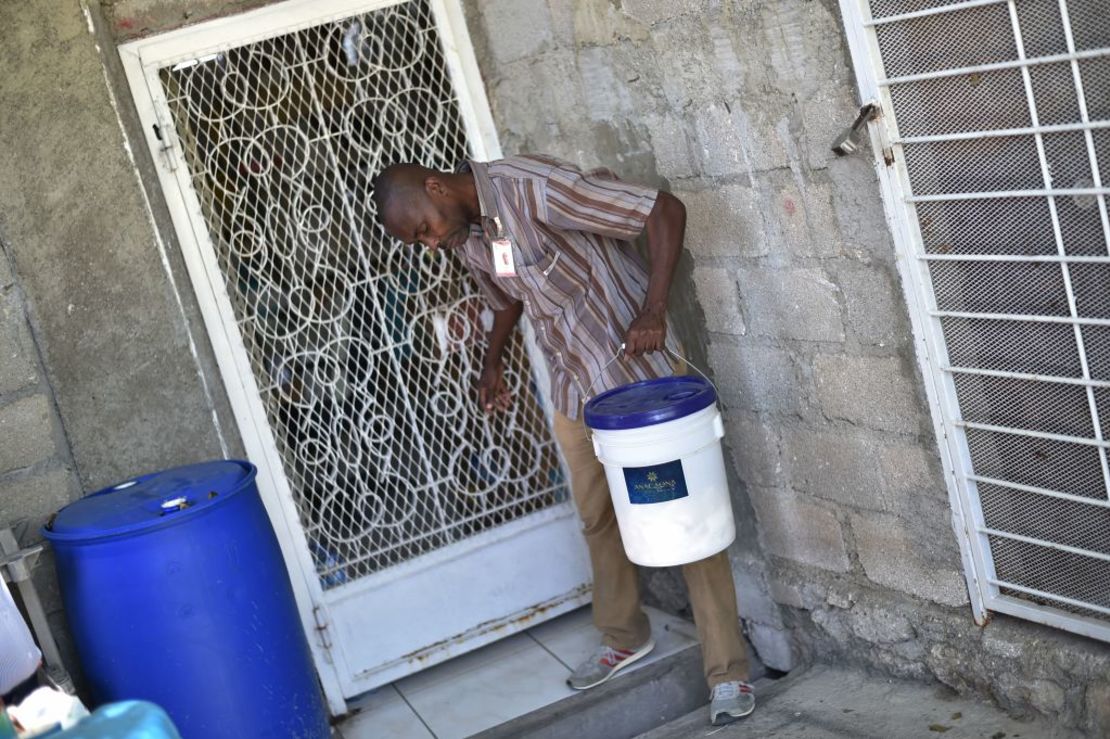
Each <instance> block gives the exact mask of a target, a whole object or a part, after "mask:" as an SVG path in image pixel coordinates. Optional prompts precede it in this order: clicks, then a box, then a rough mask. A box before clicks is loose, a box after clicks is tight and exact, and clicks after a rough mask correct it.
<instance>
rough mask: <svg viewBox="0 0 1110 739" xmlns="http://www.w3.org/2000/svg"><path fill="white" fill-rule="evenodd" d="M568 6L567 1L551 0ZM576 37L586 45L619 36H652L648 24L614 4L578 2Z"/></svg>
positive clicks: (607, 41)
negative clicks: (631, 16)
mask: <svg viewBox="0 0 1110 739" xmlns="http://www.w3.org/2000/svg"><path fill="white" fill-rule="evenodd" d="M551 2H552V5H553V6H554V5H559V6H566V5H570V4H571V3H569V2H567V0H551ZM573 5H574V38H575V41H576V42H577V43H578V44H579V45H582V46H590V45H594V44H600V45H606V44H612V43H613V42H614V41H616V40H617V39H618V38H627V39H630V40H633V41H642V40H644V39H646V38H648V36H649V35H650V29H649V28H648V27H647V25H645V24H643V23H641V22H639V21H637V20H636V19H634V18H630V17H629V16H627V15H626V14H624V13H622V12H621V11H620V10H618V9H617V7H616V6H615V5H614V4H613V3H595V2H575V3H573Z"/></svg>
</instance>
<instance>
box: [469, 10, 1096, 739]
mask: <svg viewBox="0 0 1110 739" xmlns="http://www.w3.org/2000/svg"><path fill="white" fill-rule="evenodd" d="M465 6H466V9H467V14H468V25H469V27H470V31H471V34H472V37H473V39H474V41H475V46H476V49H477V53H478V58H479V64H480V66H481V69H482V72H483V75H484V77H485V81H486V86H487V91H488V93H489V97H490V101H491V105H492V107H493V112H494V118H495V120H496V122H497V125H498V130H499V133H500V136H501V142H502V145H503V148H504V149H505V151H506V152H507V153H510V154H511V153H517V152H547V153H552V154H556V155H559V156H562V157H564V158H567V159H570V160H572V161H576V162H578V163H580V164H582V165H591V166H592V165H597V164H605V165H608V166H610V167H612V168H614V169H615V170H616V171H617V172H619V173H621V174H622V175H623V176H624V177H626V178H628V179H637V180H640V181H646V182H651V183H655V184H657V185H660V186H662V187H665V188H667V189H669V190H670V191H672V192H674V193H675V194H676V195H678V196H679V197H680V198H682V200H683V201H684V202H685V203H686V205H687V210H688V226H687V239H686V245H687V254H686V255H685V257H684V260H683V265H682V269H681V274H680V277H679V280H678V282H677V284H676V287H675V292H676V295H675V302H674V303H673V304H672V311H673V312H675V313H676V314H678V315H677V318H678V321H677V322H678V324H679V326H680V330H681V331H682V332H683V333H684V336H683V338H684V339H685V340H686V341H687V343H688V344H689V345H691V346H692V347H693V348H692V352H693V354H694V358H695V362H699V361H705V362H706V363H707V364H708V366H709V368H710V369H711V371H712V373H713V375H714V378H715V380H716V381H717V383H718V385H719V388H720V390H721V398H722V401H723V405H724V407H725V414H726V421H727V426H728V436H727V441H728V443H729V447H730V450H731V458H732V462H733V467H734V472H735V474H736V477H737V481H736V485H735V491H734V492H735V498H736V509H737V510H736V513H737V516H738V518H739V519H741V520H740V521H739V523H740V524H741V526H742V529H743V531H744V532H745V533H744V534H742V536H741V538H742V539H743V538H744V536H753V537H754V538H755V539H756V540H757V541H758V547H755V548H754V549H753V544H754V543H755V542H753V541H743V540H742V541H741V542H739V543H738V545H737V548H736V549H737V551H736V556H735V558H734V559H735V564H736V566H737V572H736V581H737V590H738V593H739V599H740V606H741V611H742V616H743V618H744V619H745V621H746V627H747V632H748V634H749V637H750V638H751V639H752V641H753V643H754V644H755V646H756V648H757V650H759V651H760V653H761V656H763V657H764V658H765V660H766V661H767V662H768V664H771V665H772V666H779V665H784V664H789V663H790V662H791V661H794V660H797V659H799V658H800V659H812V658H819V657H820V658H834V659H847V660H855V661H859V662H864V663H867V664H871V665H875V666H878V667H881V668H883V669H886V670H888V671H890V672H893V673H896V674H904V675H914V676H916V677H921V678H929V679H935V680H939V681H941V682H944V683H946V684H948V685H951V686H953V687H955V688H957V689H961V690H978V691H980V692H982V693H985V694H988V695H991V696H993V697H994V698H996V699H997V700H999V701H1000V702H1001V703H1002V704H1003V705H1005V706H1006V707H1008V708H1010V709H1011V710H1013V711H1015V712H1018V713H1020V712H1022V711H1039V712H1043V713H1048V714H1052V715H1056V716H1058V717H1060V718H1062V720H1063V721H1064V722H1065V723H1067V724H1069V725H1073V726H1088V727H1095V726H1104V725H1105V721H1106V719H1105V713H1106V711H1104V710H1102V709H1100V708H1099V707H1098V706H1099V705H1100V700H1101V699H1102V698H1103V697H1104V696H1105V695H1106V691H1107V690H1108V688H1107V681H1106V679H1105V677H1104V676H1096V675H1097V669H1105V668H1106V667H1107V666H1110V650H1108V649H1107V646H1106V645H1103V644H1099V643H1096V642H1092V641H1088V640H1084V639H1079V638H1073V637H1069V636H1067V635H1064V634H1062V633H1060V632H1057V631H1053V630H1049V629H1042V628H1040V627H1037V626H1034V625H1032V624H1027V623H1023V622H1017V621H1013V620H1010V619H1006V618H1003V617H998V618H996V619H995V621H994V622H993V623H992V624H991V626H989V627H988V628H987V629H986V630H983V629H980V628H979V627H978V626H976V625H975V624H974V623H973V620H972V615H971V609H970V606H969V598H968V590H967V585H966V583H965V580H964V577H963V572H962V567H961V562H960V557H959V550H958V545H957V541H956V538H955V534H954V532H953V529H952V524H951V514H950V508H949V503H948V494H947V489H946V487H945V483H944V478H943V474H942V470H941V469H940V461H939V456H938V452H937V448H936V441H935V438H934V435H933V431H932V426H931V420H930V417H929V412H928V408H927V405H926V399H925V396H924V391H923V386H922V379H921V377H920V375H919V372H918V368H917V362H916V357H915V355H914V348H913V344H912V336H911V333H910V327H909V320H908V315H907V312H906V307H905V300H904V297H903V294H902V286H901V285H900V283H899V277H898V274H897V271H896V268H895V252H894V246H893V244H892V241H891V236H890V232H889V230H888V227H887V225H886V222H885V218H884V214H883V206H882V201H881V198H880V194H879V190H878V185H877V181H876V176H875V172H874V169H873V164H872V161H871V157H870V153H869V152H862V153H860V154H857V155H855V156H852V157H847V158H838V157H836V156H835V155H834V154H833V153H832V152H831V151H830V150H829V145H830V144H831V143H832V141H833V140H834V138H835V137H836V136H837V135H838V133H839V132H840V131H841V130H842V129H843V128H844V127H845V126H847V125H848V124H849V123H850V122H851V121H852V119H853V118H854V116H855V114H856V110H857V99H856V93H855V82H854V77H853V71H852V68H851V63H850V60H849V57H848V53H847V49H846V46H845V43H844V40H843V29H842V26H841V21H840V15H839V9H838V7H837V3H836V2H835V1H834V0H823V1H818V2H814V1H812V0H809V1H807V0H743V1H738V2H724V1H723V0H681V1H672V0H668V1H667V2H661V1H658V0H547V1H546V2H545V0H526V2H516V1H514V2H507V0H506V1H505V2H497V1H489V2H483V1H481V0H469V1H468V2H466V3H465ZM745 517H751V519H752V520H750V521H745V520H742V519H744V518H745ZM752 524H755V525H754V531H753V526H752ZM649 588H653V589H655V591H656V593H657V594H658V593H661V598H662V600H663V601H664V603H665V604H666V605H670V606H672V607H674V605H675V604H677V603H680V602H681V598H680V595H678V594H676V591H675V588H674V583H673V582H671V581H668V580H666V579H665V578H662V577H661V576H659V575H658V574H653V575H652V577H651V578H650V579H649ZM784 635H785V637H784ZM1002 643H1004V644H1007V645H1010V649H1009V651H1008V652H1005V654H1003V653H1002V651H1000V649H999V648H998V644H1002ZM992 645H993V646H992ZM791 650H793V651H791ZM1054 650H1059V651H1060V652H1061V653H1062V654H1073V655H1076V654H1079V653H1082V654H1083V655H1085V656H1084V658H1083V660H1082V661H1083V663H1084V664H1085V665H1090V664H1095V665H1098V668H1097V669H1096V670H1095V671H1094V672H1088V671H1087V668H1086V667H1084V668H1077V669H1075V670H1072V669H1070V668H1068V667H1066V666H1063V665H1064V664H1065V662H1066V660H1062V659H1056V658H1049V657H1048V654H1049V653H1051V652H1052V651H1054ZM1024 677H1028V678H1029V679H1028V680H1025V679H1024ZM1092 679H1093V681H1094V682H1093V683H1091V682H1090V680H1092ZM1100 691H1101V692H1100ZM1107 730H1108V731H1110V728H1107Z"/></svg>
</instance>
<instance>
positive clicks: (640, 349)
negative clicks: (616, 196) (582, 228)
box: [624, 191, 686, 356]
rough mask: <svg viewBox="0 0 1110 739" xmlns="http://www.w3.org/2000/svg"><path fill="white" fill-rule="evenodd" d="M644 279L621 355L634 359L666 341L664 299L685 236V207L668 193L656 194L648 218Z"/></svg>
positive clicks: (665, 302)
mask: <svg viewBox="0 0 1110 739" xmlns="http://www.w3.org/2000/svg"><path fill="white" fill-rule="evenodd" d="M645 230H646V231H647V248H648V258H649V259H650V260H651V273H650V275H649V276H648V288H647V295H646V296H645V297H644V304H643V306H642V307H641V308H640V314H639V315H638V316H636V318H635V319H634V320H633V321H632V324H631V325H630V326H629V327H628V331H627V332H626V333H625V337H624V344H625V352H626V353H628V354H629V355H631V356H637V355H638V354H641V353H644V352H648V353H650V352H654V351H658V350H661V349H662V348H663V346H664V342H665V341H666V338H667V296H668V295H670V291H671V281H672V280H673V279H674V270H675V267H676V266H678V259H679V257H680V256H681V255H682V239H683V236H684V235H685V233H686V206H685V205H683V204H682V201H681V200H679V199H678V198H676V197H675V196H674V195H671V194H670V193H669V192H662V191H660V193H659V197H658V198H656V200H655V205H654V206H652V209H651V213H650V214H649V215H648V218H647V224H646V227H645Z"/></svg>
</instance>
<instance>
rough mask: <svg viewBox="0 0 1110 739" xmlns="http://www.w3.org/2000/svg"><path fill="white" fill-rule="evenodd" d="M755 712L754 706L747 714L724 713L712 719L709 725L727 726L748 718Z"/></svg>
mask: <svg viewBox="0 0 1110 739" xmlns="http://www.w3.org/2000/svg"><path fill="white" fill-rule="evenodd" d="M754 711H755V706H752V707H751V708H750V709H749V710H748V711H747V712H746V713H729V712H728V711H724V712H722V713H718V714H717V715H716V716H714V717H713V718H711V719H710V720H709V723H711V724H713V725H714V726H726V725H728V724H731V723H732V722H733V721H739V720H740V719H742V718H744V717H746V716H751V715H752V713H753V712H754Z"/></svg>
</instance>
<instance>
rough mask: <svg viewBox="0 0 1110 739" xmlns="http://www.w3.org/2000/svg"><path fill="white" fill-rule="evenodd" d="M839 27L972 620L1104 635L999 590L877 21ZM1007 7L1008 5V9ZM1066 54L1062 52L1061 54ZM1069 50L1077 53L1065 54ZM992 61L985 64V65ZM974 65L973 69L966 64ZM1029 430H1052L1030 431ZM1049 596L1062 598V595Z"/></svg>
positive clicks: (851, 20) (845, 7)
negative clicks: (999, 617)
mask: <svg viewBox="0 0 1110 739" xmlns="http://www.w3.org/2000/svg"><path fill="white" fill-rule="evenodd" d="M839 2H840V10H841V13H842V16H843V22H844V30H845V34H846V36H847V39H848V46H849V49H850V52H851V57H852V65H853V67H854V68H855V75H856V80H857V83H858V85H859V94H860V100H861V101H862V102H875V103H877V104H878V105H879V107H880V109H881V114H880V116H879V117H878V118H876V119H874V120H872V121H870V123H869V124H868V133H869V137H870V141H871V146H872V149H873V152H874V162H875V171H876V173H877V174H878V180H879V187H880V190H881V193H882V198H883V206H884V209H885V213H886V219H887V224H888V226H889V227H890V231H891V234H892V236H893V240H894V245H895V252H896V257H897V266H898V272H899V276H900V277H901V281H902V289H903V293H904V297H905V299H906V304H907V306H908V309H909V317H910V323H911V326H912V330H913V338H914V347H915V350H916V355H917V360H918V366H919V368H920V371H921V376H922V379H923V381H924V385H925V392H926V395H927V397H928V402H929V407H930V412H931V413H930V415H931V416H932V420H933V429H934V432H935V434H936V440H937V446H938V448H939V451H940V457H941V463H942V465H943V469H944V477H945V483H946V485H947V487H948V495H949V501H950V504H951V509H952V525H953V529H954V531H955V534H956V540H957V542H958V543H959V548H960V557H961V560H962V562H963V569H964V575H965V577H966V579H967V586H968V591H969V593H970V596H971V608H972V614H973V616H974V619H975V622H976V623H977V624H979V625H986V624H987V623H988V622H989V620H990V611H996V612H999V613H1007V614H1010V615H1013V616H1017V617H1019V618H1023V619H1027V620H1030V621H1035V622H1037V623H1042V624H1046V625H1048V626H1053V627H1056V628H1060V629H1064V630H1067V631H1072V632H1075V633H1078V634H1082V635H1084V636H1089V637H1093V638H1096V639H1100V640H1102V641H1110V626H1108V625H1107V624H1106V623H1105V622H1102V621H1098V620H1096V619H1092V618H1087V617H1084V616H1080V615H1077V614H1074V613H1069V612H1066V611H1063V610H1060V609H1056V608H1052V607H1050V606H1041V605H1038V604H1035V603H1032V602H1030V601H1026V600H1022V599H1019V598H1015V597H1012V596H1009V595H1005V594H1003V593H1001V592H1000V587H999V584H998V578H997V575H996V572H995V568H994V562H993V560H992V558H991V550H990V543H989V539H988V535H989V534H988V532H989V529H988V527H987V525H986V523H985V521H984V517H983V509H982V504H981V501H980V498H979V492H978V488H977V486H976V477H975V475H974V474H973V470H974V468H973V466H972V461H971V453H970V450H969V448H968V443H967V436H966V433H965V422H963V421H962V420H961V418H962V417H961V415H960V411H959V404H958V401H957V395H956V387H955V382H954V380H953V375H952V373H951V372H945V371H944V368H945V367H946V366H948V364H949V362H948V352H947V348H946V344H945V340H944V335H943V332H942V328H941V323H940V317H939V315H938V314H939V313H940V311H939V310H938V308H937V305H936V299H935V297H934V295H933V290H932V280H931V277H930V274H929V262H928V261H927V260H926V259H925V258H924V257H925V247H924V244H923V243H922V239H921V234H920V232H919V230H918V225H917V218H916V212H915V210H914V204H913V200H912V199H911V198H910V194H911V192H912V191H911V188H910V183H909V177H908V171H907V169H906V167H905V166H904V162H905V161H906V159H905V153H904V151H903V148H902V145H901V144H900V143H899V141H898V140H897V139H895V132H896V130H897V129H896V127H895V123H894V106H893V102H892V100H891V96H890V87H889V85H888V84H886V83H885V74H884V72H883V70H882V68H881V55H880V50H879V45H878V40H877V37H876V35H875V31H874V28H875V25H876V23H875V21H874V20H873V18H872V16H871V11H870V6H869V4H868V1H867V0H839ZM1013 2H1014V0H965V1H964V2H956V3H952V4H949V5H946V6H944V7H943V8H941V9H940V10H939V11H934V10H926V11H918V12H915V13H909V14H906V15H905V16H899V17H898V18H884V19H882V21H881V22H883V23H887V22H892V21H895V20H898V19H900V18H908V17H915V16H924V15H929V14H931V13H934V12H955V11H959V10H962V9H964V8H971V7H976V6H981V5H987V4H1005V3H1009V4H1010V5H1011V6H1012V4H1013ZM1012 10H1013V9H1012V7H1011V12H1012ZM1064 56H1065V57H1067V56H1068V55H1064ZM1071 56H1075V55H1071ZM984 66H985V67H990V66H991V65H984ZM968 71H969V72H970V71H973V70H972V69H971V68H969V70H968ZM1029 433H1030V435H1036V436H1044V437H1048V436H1050V435H1046V434H1039V433H1036V432H1029ZM1051 597H1054V598H1056V599H1057V600H1060V601H1063V600H1066V598H1063V597H1062V596H1060V595H1053V596H1051Z"/></svg>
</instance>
